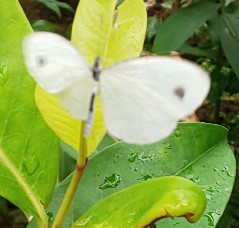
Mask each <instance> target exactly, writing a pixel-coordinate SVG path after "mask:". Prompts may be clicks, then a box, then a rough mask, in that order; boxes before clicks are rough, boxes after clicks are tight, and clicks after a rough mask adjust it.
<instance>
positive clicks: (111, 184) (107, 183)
mask: <svg viewBox="0 0 239 228" xmlns="http://www.w3.org/2000/svg"><path fill="white" fill-rule="evenodd" d="M121 182H122V178H121V177H120V175H118V174H112V175H111V176H108V177H105V179H104V183H102V184H101V185H99V186H98V188H99V189H100V190H104V189H107V188H116V187H117V186H118V185H119V184H120V183H121Z"/></svg>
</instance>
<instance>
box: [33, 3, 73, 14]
mask: <svg viewBox="0 0 239 228" xmlns="http://www.w3.org/2000/svg"><path fill="white" fill-rule="evenodd" d="M37 1H39V2H41V3H42V4H44V5H45V6H46V7H47V8H49V9H51V10H52V11H54V12H55V13H56V14H57V16H58V17H59V18H61V16H62V15H61V9H66V10H68V11H70V12H74V10H73V8H72V7H71V6H70V5H69V4H68V3H66V2H60V1H58V0H37Z"/></svg>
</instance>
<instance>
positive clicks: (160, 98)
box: [24, 32, 210, 144]
mask: <svg viewBox="0 0 239 228" xmlns="http://www.w3.org/2000/svg"><path fill="white" fill-rule="evenodd" d="M125 51H127V50H125ZM24 56H25V61H26V65H27V67H28V70H29V72H30V74H31V75H32V77H33V78H34V79H35V80H36V82H37V83H38V84H40V86H41V87H42V88H43V89H44V90H46V91H47V92H49V93H52V94H54V95H55V96H56V97H58V99H59V100H60V101H61V102H62V104H63V106H64V107H65V109H66V110H67V111H68V112H70V113H71V114H72V115H73V116H74V117H76V118H78V119H80V120H87V119H88V118H89V115H92V113H91V111H92V108H93V103H94V96H95V93H96V92H97V91H98V90H99V92H100V95H101V98H102V103H103V114H104V121H105V124H106V127H107V129H108V131H109V133H110V134H112V135H113V136H115V137H117V138H119V139H121V140H123V141H125V142H128V143H136V144H148V143H154V142H156V141H159V140H160V139H163V138H165V137H167V136H168V135H169V134H170V133H171V132H172V131H173V130H174V129H175V128H176V126H177V121H178V120H180V119H181V118H182V117H185V116H187V115H189V114H191V113H192V112H194V111H195V109H196V108H198V107H199V106H200V105H201V103H202V102H203V101H204V99H205V97H206V95H207V93H208V91H209V88H210V80H209V77H208V75H207V73H206V72H204V71H203V70H202V69H201V68H200V67H198V66H197V65H196V64H193V63H191V62H188V61H185V60H182V59H178V58H172V57H142V58H136V59H131V60H126V61H123V62H120V63H117V64H114V65H112V66H110V67H108V68H106V69H100V68H99V59H98V58H97V59H96V61H95V65H94V67H93V70H92V68H91V67H90V66H89V64H88V63H87V62H86V60H85V59H84V57H83V56H82V54H81V53H80V52H79V51H78V50H77V49H76V48H75V47H73V45H72V44H71V43H70V42H69V41H67V40H66V39H65V38H63V37H61V36H59V35H56V34H53V33H47V32H38V33H34V34H31V35H29V36H27V37H26V39H25V41H24ZM93 72H94V76H93ZM98 81H99V88H97V87H98V86H97V87H95V86H96V85H97V83H98Z"/></svg>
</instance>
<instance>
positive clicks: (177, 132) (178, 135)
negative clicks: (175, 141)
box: [174, 130, 182, 137]
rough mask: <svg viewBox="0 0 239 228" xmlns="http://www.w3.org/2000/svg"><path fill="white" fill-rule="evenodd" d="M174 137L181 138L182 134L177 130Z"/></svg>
mask: <svg viewBox="0 0 239 228" xmlns="http://www.w3.org/2000/svg"><path fill="white" fill-rule="evenodd" d="M174 135H175V136H176V137H180V136H181V135H182V133H181V132H180V131H179V130H176V131H175V133H174Z"/></svg>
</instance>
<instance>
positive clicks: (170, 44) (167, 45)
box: [153, 1, 219, 54]
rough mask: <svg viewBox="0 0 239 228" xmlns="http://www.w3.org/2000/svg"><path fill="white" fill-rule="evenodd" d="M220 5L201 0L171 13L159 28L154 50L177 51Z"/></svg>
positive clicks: (158, 51)
mask: <svg viewBox="0 0 239 228" xmlns="http://www.w3.org/2000/svg"><path fill="white" fill-rule="evenodd" d="M218 7H219V5H218V4H215V3H212V2H207V1H206V2H205V1H204V2H199V3H196V4H192V5H190V6H188V7H185V8H182V9H180V11H178V12H177V13H175V14H173V15H171V16H170V17H169V18H168V19H167V20H166V21H165V22H164V23H163V24H162V25H161V26H160V27H159V29H158V31H157V34H156V37H155V40H154V45H153V51H154V52H156V53H158V54H167V53H169V52H170V51H176V50H178V48H179V47H180V46H181V45H182V44H183V43H184V42H185V41H186V40H187V39H188V38H189V37H191V36H192V35H193V33H194V32H195V31H196V30H197V29H198V28H199V27H200V26H201V25H202V24H203V23H204V22H205V21H206V20H207V19H209V18H210V17H212V16H213V15H215V14H216V12H217V10H218Z"/></svg>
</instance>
